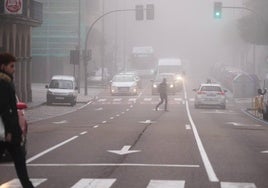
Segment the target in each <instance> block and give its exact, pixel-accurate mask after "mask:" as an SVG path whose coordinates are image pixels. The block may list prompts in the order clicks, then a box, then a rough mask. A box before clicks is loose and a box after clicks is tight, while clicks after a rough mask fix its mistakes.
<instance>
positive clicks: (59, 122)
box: [53, 120, 68, 124]
mask: <svg viewBox="0 0 268 188" xmlns="http://www.w3.org/2000/svg"><path fill="white" fill-rule="evenodd" d="M67 122H68V121H66V120H62V121H55V122H53V124H64V123H67Z"/></svg>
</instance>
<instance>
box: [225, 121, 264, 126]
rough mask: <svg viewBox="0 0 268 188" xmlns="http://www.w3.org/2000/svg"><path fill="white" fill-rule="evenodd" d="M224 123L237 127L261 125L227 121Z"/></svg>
mask: <svg viewBox="0 0 268 188" xmlns="http://www.w3.org/2000/svg"><path fill="white" fill-rule="evenodd" d="M226 124H229V125H233V126H237V127H239V126H240V127H243V126H244V127H249V126H253V127H261V126H262V125H258V124H253V125H252V124H243V123H236V122H227V123H226Z"/></svg>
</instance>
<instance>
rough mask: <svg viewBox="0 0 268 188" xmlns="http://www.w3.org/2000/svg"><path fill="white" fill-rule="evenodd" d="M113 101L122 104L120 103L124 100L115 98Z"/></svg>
mask: <svg viewBox="0 0 268 188" xmlns="http://www.w3.org/2000/svg"><path fill="white" fill-rule="evenodd" d="M113 101H114V102H120V101H122V98H115V99H113Z"/></svg>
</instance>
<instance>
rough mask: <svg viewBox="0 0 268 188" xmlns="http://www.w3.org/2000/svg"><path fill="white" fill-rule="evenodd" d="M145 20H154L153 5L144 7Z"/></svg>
mask: <svg viewBox="0 0 268 188" xmlns="http://www.w3.org/2000/svg"><path fill="white" fill-rule="evenodd" d="M146 19H147V20H153V19H154V4H147V5H146Z"/></svg>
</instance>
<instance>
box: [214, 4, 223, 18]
mask: <svg viewBox="0 0 268 188" xmlns="http://www.w3.org/2000/svg"><path fill="white" fill-rule="evenodd" d="M213 16H214V18H215V19H221V16H222V2H214V12H213Z"/></svg>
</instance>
